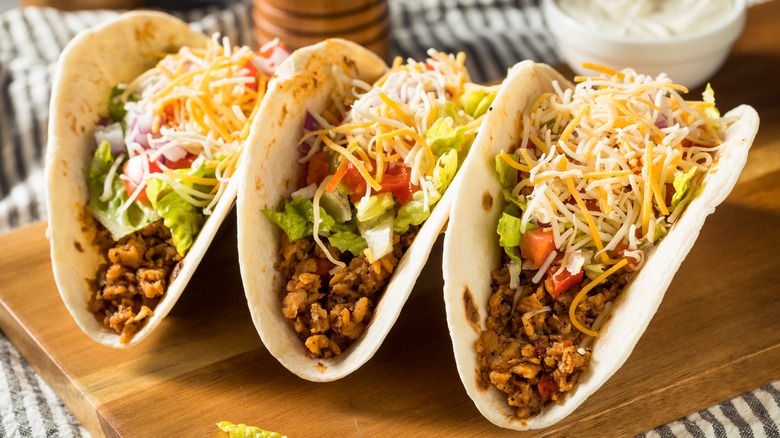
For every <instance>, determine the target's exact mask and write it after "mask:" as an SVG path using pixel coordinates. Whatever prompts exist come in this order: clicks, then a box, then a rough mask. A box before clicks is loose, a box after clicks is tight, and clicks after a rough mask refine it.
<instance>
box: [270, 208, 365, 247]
mask: <svg viewBox="0 0 780 438" xmlns="http://www.w3.org/2000/svg"><path fill="white" fill-rule="evenodd" d="M261 211H262V212H263V214H264V215H266V217H268V219H270V220H271V222H273V223H275V224H276V225H277V226H278V227H279V228H281V229H282V231H284V232H285V233H286V234H287V237H289V238H290V240H298V239H301V238H303V237H305V236H308V235H311V233H312V232H313V231H314V204H313V203H312V201H311V200H310V199H305V198H303V197H300V196H298V197H296V198H294V199H292V200H289V201H287V202H286V203H285V205H284V211H283V212H281V211H273V210H261ZM317 228H318V232H319V233H320V234H323V235H325V236H327V239H328V241H329V242H330V244H331V245H333V246H335V247H336V248H338V249H339V251H341V252H345V251H349V252H351V253H352V254H354V255H359V254H360V253H361V252H363V250H364V249H365V248H366V241H365V239H363V237H361V236H360V235H358V232H357V226H356V225H355V224H354V223H349V222H346V223H337V222H336V220H335V219H334V218H333V217H332V216H331V215H329V214H328V213H327V212H326V211H325V209H324V208H322V207H320V224H319V226H318V227H317Z"/></svg>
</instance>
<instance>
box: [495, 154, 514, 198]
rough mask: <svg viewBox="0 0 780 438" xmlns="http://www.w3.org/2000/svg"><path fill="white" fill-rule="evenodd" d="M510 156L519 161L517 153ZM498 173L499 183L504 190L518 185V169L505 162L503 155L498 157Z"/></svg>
mask: <svg viewBox="0 0 780 438" xmlns="http://www.w3.org/2000/svg"><path fill="white" fill-rule="evenodd" d="M508 155H509V156H510V157H512V158H513V159H515V161H517V159H518V157H517V153H514V154H508ZM496 172H497V173H498V181H499V182H500V183H501V185H502V186H503V187H504V188H507V189H512V188H514V186H516V185H517V169H515V168H514V167H512V166H510V165H509V163H507V162H506V161H504V159H503V158H501V155H496Z"/></svg>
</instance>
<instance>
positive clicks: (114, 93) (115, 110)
mask: <svg viewBox="0 0 780 438" xmlns="http://www.w3.org/2000/svg"><path fill="white" fill-rule="evenodd" d="M124 91H125V89H124V88H120V87H119V85H115V86H114V88H112V89H111V96H109V98H108V118H109V119H111V121H112V122H114V123H117V122H119V123H121V124H122V131H124V130H125V129H126V128H127V126H126V123H125V115H126V114H127V110H126V109H125V103H124V102H122V99H120V96H121V95H122V93H124Z"/></svg>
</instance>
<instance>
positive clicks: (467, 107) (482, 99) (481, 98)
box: [458, 90, 498, 119]
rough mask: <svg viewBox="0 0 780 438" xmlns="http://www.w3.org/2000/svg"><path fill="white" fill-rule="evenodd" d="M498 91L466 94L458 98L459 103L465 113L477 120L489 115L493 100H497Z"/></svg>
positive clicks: (479, 91)
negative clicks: (486, 114)
mask: <svg viewBox="0 0 780 438" xmlns="http://www.w3.org/2000/svg"><path fill="white" fill-rule="evenodd" d="M496 94H498V92H497V91H493V92H491V93H488V92H486V91H483V90H477V91H471V92H468V93H464V94H462V95H461V96H460V98H458V103H459V104H460V106H461V107H462V108H463V111H464V112H465V113H466V114H468V115H470V116H471V117H474V118H475V119H476V118H478V117H480V116H482V115H484V114H485V113H487V111H488V109H489V108H490V105H491V104H492V103H493V99H495V98H496Z"/></svg>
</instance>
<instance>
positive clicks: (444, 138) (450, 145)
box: [425, 118, 466, 157]
mask: <svg viewBox="0 0 780 438" xmlns="http://www.w3.org/2000/svg"><path fill="white" fill-rule="evenodd" d="M448 120H450V119H446V118H442V119H438V120H436V122H435V123H434V124H433V126H431V127H430V128H429V129H428V131H426V132H425V137H426V138H427V139H428V142H429V143H430V145H431V150H432V151H433V153H434V154H436V156H439V157H440V156H442V155H444V154H446V153H447V152H449V151H451V150H455V151H458V152H460V151H461V150H462V149H463V144H464V143H465V142H466V128H465V127H464V126H460V127H458V128H453V127H452V126H451V125H450V122H448Z"/></svg>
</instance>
